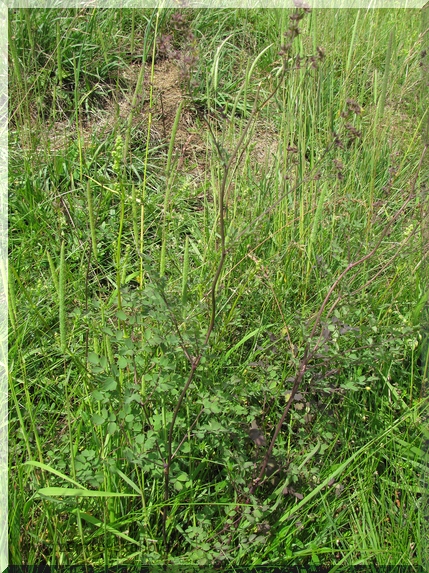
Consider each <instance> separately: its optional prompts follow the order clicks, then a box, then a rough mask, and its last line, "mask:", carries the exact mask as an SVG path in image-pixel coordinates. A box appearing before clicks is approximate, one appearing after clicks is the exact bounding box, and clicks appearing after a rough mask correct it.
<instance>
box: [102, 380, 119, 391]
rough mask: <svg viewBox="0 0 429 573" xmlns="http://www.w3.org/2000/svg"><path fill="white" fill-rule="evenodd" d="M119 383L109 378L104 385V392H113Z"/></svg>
mask: <svg viewBox="0 0 429 573" xmlns="http://www.w3.org/2000/svg"><path fill="white" fill-rule="evenodd" d="M116 387H117V382H116V380H114V379H113V378H111V377H109V378H106V380H105V381H104V384H103V388H102V389H103V392H111V391H112V390H116Z"/></svg>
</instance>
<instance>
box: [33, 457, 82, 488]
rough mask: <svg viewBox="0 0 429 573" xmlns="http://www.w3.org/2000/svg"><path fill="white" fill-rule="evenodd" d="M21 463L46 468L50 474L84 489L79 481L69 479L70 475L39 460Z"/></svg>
mask: <svg viewBox="0 0 429 573" xmlns="http://www.w3.org/2000/svg"><path fill="white" fill-rule="evenodd" d="M22 465H24V466H34V467H36V468H40V469H42V470H46V471H47V472H50V473H51V474H54V475H56V476H58V477H60V478H62V479H65V480H66V481H68V482H70V483H72V484H74V485H77V486H78V487H81V488H82V489H86V488H85V487H84V486H83V485H80V483H78V482H77V481H74V480H73V479H71V478H70V477H68V476H66V475H65V474H62V473H61V472H59V471H57V470H55V469H54V468H51V466H48V465H46V464H43V463H41V462H33V461H29V462H24V463H23V464H22Z"/></svg>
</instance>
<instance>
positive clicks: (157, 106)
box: [47, 60, 278, 178]
mask: <svg viewBox="0 0 429 573" xmlns="http://www.w3.org/2000/svg"><path fill="white" fill-rule="evenodd" d="M140 71H141V67H140V64H137V63H134V64H132V65H130V66H129V67H127V68H126V69H124V71H123V73H122V79H123V80H125V82H126V83H127V84H128V89H127V92H125V93H124V92H122V93H121V94H120V95H119V96H117V97H116V101H115V100H114V99H113V98H112V99H111V100H109V102H108V103H107V104H106V105H105V107H104V108H101V109H98V110H97V112H94V116H93V118H90V119H88V120H87V121H86V122H85V123H83V124H82V125H81V126H80V132H81V137H82V138H83V141H84V144H85V145H89V144H90V143H91V140H92V138H93V136H96V139H102V138H105V137H106V135H108V134H109V133H112V131H113V130H115V129H117V125H118V121H119V122H120V123H121V125H126V122H127V121H128V119H129V117H130V115H131V114H132V139H131V149H132V148H133V137H135V138H138V139H139V141H140V142H141V141H145V138H146V134H147V128H148V125H149V114H150V113H151V131H150V138H151V141H150V144H151V146H158V145H164V146H165V150H167V149H168V145H169V142H170V137H171V133H172V129H173V125H174V121H175V118H176V113H177V110H178V108H179V105H180V103H181V102H182V101H183V100H184V99H185V97H186V95H185V93H184V91H183V89H182V87H181V81H180V80H181V78H180V70H179V68H178V66H177V65H176V64H175V62H173V61H171V60H162V61H159V62H156V64H155V66H154V75H153V80H152V83H151V68H150V64H147V66H146V69H145V74H144V81H143V89H142V92H143V93H142V95H140V97H139V99H138V101H137V102H136V105H135V107H134V109H133V106H132V100H133V95H134V92H135V88H136V85H137V81H138V76H139V73H140ZM151 92H152V105H150V96H151ZM75 129H76V128H75V124H74V121H73V120H72V119H71V120H67V121H62V122H56V123H55V124H54V125H53V128H52V129H51V130H49V131H48V133H47V136H48V138H49V139H50V146H51V150H52V151H55V150H59V149H61V148H64V147H66V146H67V145H68V144H69V142H70V141H71V140H72V139H73V140H75V138H76V135H75ZM221 129H222V128H221ZM215 131H216V130H215ZM238 139H239V133H238V131H237V134H236V136H234V137H233V141H232V142H231V145H234V144H235V143H236V142H237V141H238ZM206 141H207V128H206V127H205V126H204V125H201V124H200V123H199V121H198V119H197V114H196V112H195V111H194V110H193V109H191V108H190V106H187V105H185V106H184V107H183V108H182V113H181V116H180V120H179V124H178V128H177V132H176V139H175V153H176V156H177V157H178V159H179V161H178V170H179V171H181V170H184V169H186V171H187V173H188V174H192V175H194V176H196V177H197V178H200V177H202V178H204V173H205V171H206V169H207V165H206V161H207V150H206V147H207V145H206V143H205V142H206ZM277 149H278V135H277V133H276V130H275V128H274V127H273V126H272V125H270V124H269V122H268V121H262V120H259V121H258V122H257V124H256V126H255V129H254V135H253V137H252V141H251V142H250V145H249V152H250V154H251V158H252V161H253V162H254V165H255V167H258V166H262V165H265V166H267V165H268V164H270V163H271V161H272V159H273V157H274V156H275V154H276V153H277ZM206 176H207V174H206Z"/></svg>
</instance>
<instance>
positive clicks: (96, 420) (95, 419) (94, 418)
mask: <svg viewBox="0 0 429 573" xmlns="http://www.w3.org/2000/svg"><path fill="white" fill-rule="evenodd" d="M91 420H92V421H93V423H94V424H95V425H96V426H101V425H102V424H104V422H105V420H104V418H103V416H100V415H99V414H93V415H92V416H91Z"/></svg>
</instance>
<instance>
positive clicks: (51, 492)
mask: <svg viewBox="0 0 429 573" xmlns="http://www.w3.org/2000/svg"><path fill="white" fill-rule="evenodd" d="M37 493H38V494H39V495H44V496H49V497H136V496H137V494H136V493H115V492H111V491H100V490H98V491H97V490H92V489H72V488H69V487H42V488H41V489H39V490H38V492H37Z"/></svg>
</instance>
